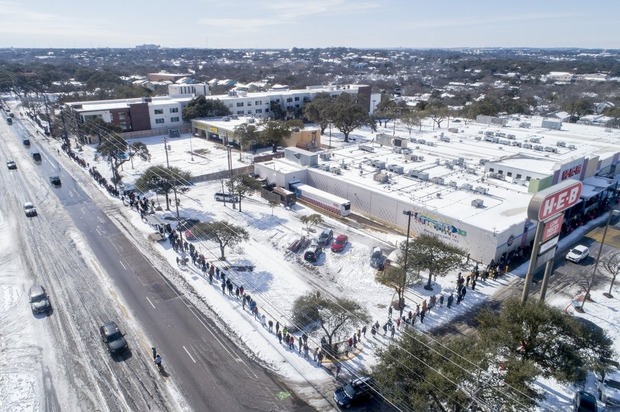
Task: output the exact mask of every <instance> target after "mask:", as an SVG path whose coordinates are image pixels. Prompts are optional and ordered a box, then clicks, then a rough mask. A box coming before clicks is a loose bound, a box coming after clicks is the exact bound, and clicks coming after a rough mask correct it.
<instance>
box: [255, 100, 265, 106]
mask: <svg viewBox="0 0 620 412" xmlns="http://www.w3.org/2000/svg"><path fill="white" fill-rule="evenodd" d="M262 104H263V101H262V100H257V101H255V102H254V106H260V105H262Z"/></svg>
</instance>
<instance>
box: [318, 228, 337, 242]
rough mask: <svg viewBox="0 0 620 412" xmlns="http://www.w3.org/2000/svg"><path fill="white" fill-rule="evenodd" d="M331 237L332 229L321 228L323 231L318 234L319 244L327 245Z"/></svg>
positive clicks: (332, 235)
mask: <svg viewBox="0 0 620 412" xmlns="http://www.w3.org/2000/svg"><path fill="white" fill-rule="evenodd" d="M333 237H334V231H333V230H331V229H330V228H325V229H323V231H322V232H321V234H320V235H319V239H318V241H319V246H327V245H329V242H331V240H332V238H333Z"/></svg>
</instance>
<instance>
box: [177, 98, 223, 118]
mask: <svg viewBox="0 0 620 412" xmlns="http://www.w3.org/2000/svg"><path fill="white" fill-rule="evenodd" d="M228 115H230V109H229V108H228V106H226V104H224V103H223V102H222V101H221V100H219V99H207V98H206V97H205V96H198V97H196V98H195V99H192V101H190V102H189V103H188V104H187V106H186V107H185V108H184V109H183V120H185V121H189V120H191V119H196V118H199V117H215V116H228Z"/></svg>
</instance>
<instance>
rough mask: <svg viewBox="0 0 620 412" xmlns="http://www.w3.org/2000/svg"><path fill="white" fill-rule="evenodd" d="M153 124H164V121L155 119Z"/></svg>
mask: <svg viewBox="0 0 620 412" xmlns="http://www.w3.org/2000/svg"><path fill="white" fill-rule="evenodd" d="M155 124H164V119H155Z"/></svg>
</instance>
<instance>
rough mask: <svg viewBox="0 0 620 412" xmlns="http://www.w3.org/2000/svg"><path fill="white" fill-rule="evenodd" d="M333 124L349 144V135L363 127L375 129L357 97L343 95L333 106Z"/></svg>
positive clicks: (347, 94)
mask: <svg viewBox="0 0 620 412" xmlns="http://www.w3.org/2000/svg"><path fill="white" fill-rule="evenodd" d="M331 117H332V123H333V125H334V126H335V127H336V128H337V129H338V130H340V132H342V134H344V141H345V142H349V134H350V133H351V132H352V131H353V130H355V129H357V128H358V127H362V126H370V127H372V128H374V126H375V125H374V122H373V120H372V119H371V117H370V116H369V115H368V110H367V109H366V108H365V107H364V106H363V105H362V104H361V103H360V102H359V101H358V99H357V96H354V95H352V94H349V93H342V94H341V95H340V96H338V97H337V98H336V100H335V101H334V104H333V106H332V116H331Z"/></svg>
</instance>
